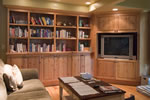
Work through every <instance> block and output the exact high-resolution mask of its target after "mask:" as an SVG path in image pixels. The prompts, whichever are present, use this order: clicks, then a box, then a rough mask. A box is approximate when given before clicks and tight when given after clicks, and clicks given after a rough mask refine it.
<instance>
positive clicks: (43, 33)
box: [30, 29, 54, 37]
mask: <svg viewBox="0 0 150 100" xmlns="http://www.w3.org/2000/svg"><path fill="white" fill-rule="evenodd" d="M53 33H54V32H53V31H51V30H50V29H30V34H31V37H53Z"/></svg>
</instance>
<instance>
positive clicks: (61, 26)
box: [56, 26, 77, 28]
mask: <svg viewBox="0 0 150 100" xmlns="http://www.w3.org/2000/svg"><path fill="white" fill-rule="evenodd" d="M56 27H57V28H77V27H76V26H56Z"/></svg>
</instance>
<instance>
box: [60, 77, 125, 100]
mask: <svg viewBox="0 0 150 100" xmlns="http://www.w3.org/2000/svg"><path fill="white" fill-rule="evenodd" d="M75 78H77V79H78V80H79V81H81V82H84V83H85V84H86V85H89V86H90V87H92V88H94V86H95V85H99V86H111V85H110V84H108V83H106V82H103V81H95V83H88V82H89V81H90V80H84V79H82V78H81V77H79V76H75ZM58 79H59V93H60V100H62V98H63V89H64V90H65V91H66V92H67V93H68V94H69V95H70V96H71V97H72V98H73V100H124V94H125V91H123V90H121V91H120V92H115V93H104V92H102V91H101V90H100V89H99V88H94V89H95V90H96V91H98V92H99V93H98V94H92V95H86V96H81V95H79V94H78V93H77V92H76V91H75V90H74V89H73V88H72V87H71V86H70V85H69V83H64V82H63V81H62V80H61V78H58Z"/></svg>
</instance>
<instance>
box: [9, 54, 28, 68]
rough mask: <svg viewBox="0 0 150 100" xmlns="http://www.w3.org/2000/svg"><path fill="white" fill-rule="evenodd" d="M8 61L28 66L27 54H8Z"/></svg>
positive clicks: (23, 66) (24, 66) (11, 63)
mask: <svg viewBox="0 0 150 100" xmlns="http://www.w3.org/2000/svg"><path fill="white" fill-rule="evenodd" d="M7 63H8V64H10V65H14V64H16V65H17V66H18V67H19V68H27V66H28V65H27V64H28V62H27V57H26V56H8V57H7Z"/></svg>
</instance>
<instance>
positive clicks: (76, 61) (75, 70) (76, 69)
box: [72, 55, 84, 76]
mask: <svg viewBox="0 0 150 100" xmlns="http://www.w3.org/2000/svg"><path fill="white" fill-rule="evenodd" d="M82 66H84V65H82ZM82 71H83V69H82ZM80 72H81V69H80V55H73V56H72V76H79V75H80Z"/></svg>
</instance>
